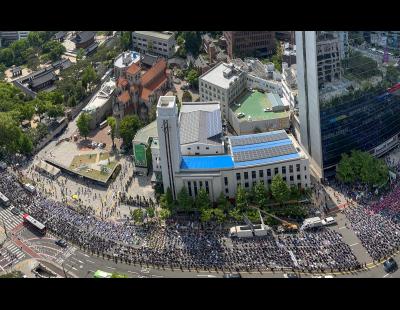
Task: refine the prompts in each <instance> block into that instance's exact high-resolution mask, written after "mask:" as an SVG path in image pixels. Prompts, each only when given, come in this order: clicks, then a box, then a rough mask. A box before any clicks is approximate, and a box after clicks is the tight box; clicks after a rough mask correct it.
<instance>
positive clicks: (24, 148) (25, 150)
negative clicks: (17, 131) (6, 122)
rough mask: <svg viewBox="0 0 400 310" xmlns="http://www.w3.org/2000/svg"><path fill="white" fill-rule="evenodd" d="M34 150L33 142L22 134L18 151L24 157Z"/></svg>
mask: <svg viewBox="0 0 400 310" xmlns="http://www.w3.org/2000/svg"><path fill="white" fill-rule="evenodd" d="M32 149H33V143H32V140H31V139H30V138H29V137H28V136H27V135H26V134H21V135H20V137H19V140H18V151H19V152H20V153H21V154H23V155H29V154H31V152H32Z"/></svg>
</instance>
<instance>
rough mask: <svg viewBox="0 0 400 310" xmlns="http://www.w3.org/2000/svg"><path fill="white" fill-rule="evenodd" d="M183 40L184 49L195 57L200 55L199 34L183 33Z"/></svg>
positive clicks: (193, 32)
mask: <svg viewBox="0 0 400 310" xmlns="http://www.w3.org/2000/svg"><path fill="white" fill-rule="evenodd" d="M183 38H184V40H185V49H186V50H187V51H188V52H190V53H191V54H192V55H193V56H195V57H196V56H197V55H198V54H199V53H200V47H201V36H200V32H198V31H184V32H183Z"/></svg>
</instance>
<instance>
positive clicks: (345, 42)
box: [296, 31, 400, 178]
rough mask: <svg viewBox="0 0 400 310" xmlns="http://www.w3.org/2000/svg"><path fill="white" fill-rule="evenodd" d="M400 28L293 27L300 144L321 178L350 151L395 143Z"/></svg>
mask: <svg viewBox="0 0 400 310" xmlns="http://www.w3.org/2000/svg"><path fill="white" fill-rule="evenodd" d="M398 34H399V32H393V31H392V32H389V31H386V32H385V31H381V32H379V31H372V32H365V31H357V32H344V31H296V48H297V55H296V57H297V82H298V91H299V95H298V100H299V115H298V117H297V118H298V122H299V124H300V137H298V139H299V141H300V143H301V144H302V145H303V147H304V149H305V150H306V151H307V152H308V153H309V155H310V157H311V168H312V170H313V172H314V174H315V175H317V176H318V177H319V178H326V177H330V176H333V175H334V174H335V169H336V165H337V164H338V162H339V161H340V159H341V155H342V154H343V153H349V152H350V151H351V150H352V149H359V150H363V151H368V152H371V154H373V155H375V156H381V155H383V154H385V153H386V152H388V151H389V150H390V149H392V148H394V147H395V146H396V145H398V143H399V133H400V83H399V82H400V69H399V57H398V55H399V53H398V51H399V50H400V48H399V46H398V43H397V42H398V41H397V35H398Z"/></svg>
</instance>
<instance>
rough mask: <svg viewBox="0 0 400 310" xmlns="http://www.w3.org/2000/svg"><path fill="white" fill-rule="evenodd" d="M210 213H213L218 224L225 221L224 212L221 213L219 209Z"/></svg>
mask: <svg viewBox="0 0 400 310" xmlns="http://www.w3.org/2000/svg"><path fill="white" fill-rule="evenodd" d="M212 211H213V215H214V218H215V220H216V221H217V222H218V223H220V224H222V223H223V222H224V221H225V219H226V215H225V213H224V211H222V210H221V209H213V210H212Z"/></svg>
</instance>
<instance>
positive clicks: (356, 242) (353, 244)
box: [350, 242, 358, 246]
mask: <svg viewBox="0 0 400 310" xmlns="http://www.w3.org/2000/svg"><path fill="white" fill-rule="evenodd" d="M357 244H358V242H356V243H353V244H350V246H355V245H357Z"/></svg>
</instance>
